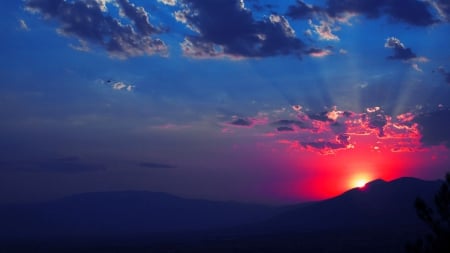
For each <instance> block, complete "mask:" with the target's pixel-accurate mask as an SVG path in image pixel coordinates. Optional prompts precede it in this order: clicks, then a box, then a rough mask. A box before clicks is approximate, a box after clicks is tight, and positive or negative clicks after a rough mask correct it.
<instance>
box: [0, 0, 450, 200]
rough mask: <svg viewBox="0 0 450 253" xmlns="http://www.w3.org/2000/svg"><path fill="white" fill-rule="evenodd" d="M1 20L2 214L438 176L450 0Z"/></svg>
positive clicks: (90, 10)
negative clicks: (140, 198)
mask: <svg viewBox="0 0 450 253" xmlns="http://www.w3.org/2000/svg"><path fill="white" fill-rule="evenodd" d="M0 16H1V22H0V28H1V32H2V39H1V40H0V55H1V57H0V119H1V120H0V139H1V142H0V204H5V203H24V202H37V201H47V200H51V199H55V198H60V197H64V196H67V195H71V194H76V193H82V192H97V191H123V190H146V191H156V192H168V193H172V194H175V195H179V196H183V197H189V198H203V199H213V200H233V201H243V202H255V203H269V204H287V203H297V202H304V201H311V200H319V199H324V198H328V197H332V196H335V195H337V194H340V193H342V192H344V191H346V190H348V189H350V188H353V187H355V186H357V185H359V184H361V183H364V182H367V181H370V180H374V179H377V178H382V179H385V180H392V179H395V178H398V177H405V176H412V177H419V178H423V179H437V178H442V177H443V176H444V174H445V172H446V171H448V170H450V151H449V148H450V131H449V129H450V48H449V46H448V45H449V41H450V24H449V22H450V2H449V1H448V0H392V1H387V0H381V1H380V0H377V1H376V0H365V1H360V0H327V1H325V0H324V1H313V0H308V1H302V0H297V1H296V0H287V1H273V0H210V1H205V0H21V1H19V0H17V1H1V3H0Z"/></svg>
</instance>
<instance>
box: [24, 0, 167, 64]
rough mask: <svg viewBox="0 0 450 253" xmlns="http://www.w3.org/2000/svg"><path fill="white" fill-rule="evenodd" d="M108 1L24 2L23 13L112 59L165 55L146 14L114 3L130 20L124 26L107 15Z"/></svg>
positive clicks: (121, 1)
mask: <svg viewBox="0 0 450 253" xmlns="http://www.w3.org/2000/svg"><path fill="white" fill-rule="evenodd" d="M108 2H110V1H107V0H80V1H74V2H71V1H70V2H69V1H64V0H27V1H26V2H25V6H26V9H27V10H28V11H30V12H32V13H39V14H41V15H42V16H43V17H44V18H46V19H52V20H56V21H57V22H58V23H59V28H58V32H59V34H62V35H65V36H70V37H74V38H76V39H78V40H79V41H85V42H89V43H93V44H96V45H99V46H101V47H103V48H104V49H105V50H106V51H108V52H109V54H110V55H111V56H114V57H118V58H127V57H133V56H141V55H153V54H161V55H165V54H167V46H166V45H165V44H164V42H163V41H161V40H160V39H155V38H152V37H151V36H153V35H155V34H158V33H160V32H162V30H161V29H160V28H159V27H156V26H154V25H152V24H150V22H149V19H148V13H147V12H146V11H145V9H144V8H143V7H137V6H135V5H134V4H132V3H130V2H129V1H128V0H115V3H116V4H117V7H118V8H119V10H120V13H121V14H122V15H123V16H124V17H127V18H128V19H129V20H130V24H123V23H122V22H121V21H120V20H119V19H117V18H115V17H113V16H111V15H109V14H108V13H107V12H106V4H107V3H108Z"/></svg>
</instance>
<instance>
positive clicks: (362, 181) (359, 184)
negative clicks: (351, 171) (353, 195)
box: [353, 178, 368, 188]
mask: <svg viewBox="0 0 450 253" xmlns="http://www.w3.org/2000/svg"><path fill="white" fill-rule="evenodd" d="M367 182H368V180H367V179H364V178H359V179H355V180H354V182H353V187H356V188H362V187H364V186H365V185H366V184H367Z"/></svg>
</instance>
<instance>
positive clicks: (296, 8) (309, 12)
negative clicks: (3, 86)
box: [286, 0, 323, 19]
mask: <svg viewBox="0 0 450 253" xmlns="http://www.w3.org/2000/svg"><path fill="white" fill-rule="evenodd" d="M322 11H323V10H322V8H320V7H318V6H314V5H309V4H306V3H305V2H303V1H302V0H297V3H296V5H290V6H289V7H288V11H287V12H286V16H288V17H290V18H293V19H311V18H313V17H314V15H315V14H317V13H321V12H322Z"/></svg>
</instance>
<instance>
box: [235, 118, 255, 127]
mask: <svg viewBox="0 0 450 253" xmlns="http://www.w3.org/2000/svg"><path fill="white" fill-rule="evenodd" d="M230 124H232V125H235V126H251V125H252V122H251V121H250V120H247V119H242V118H239V119H235V120H233V121H232V122H231V123H230Z"/></svg>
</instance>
